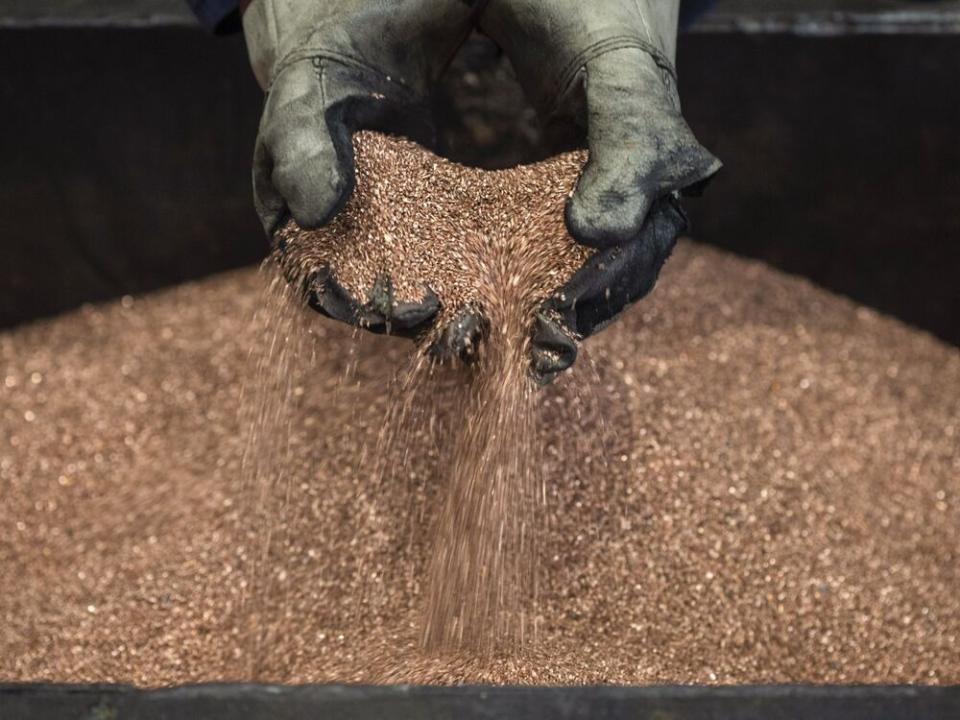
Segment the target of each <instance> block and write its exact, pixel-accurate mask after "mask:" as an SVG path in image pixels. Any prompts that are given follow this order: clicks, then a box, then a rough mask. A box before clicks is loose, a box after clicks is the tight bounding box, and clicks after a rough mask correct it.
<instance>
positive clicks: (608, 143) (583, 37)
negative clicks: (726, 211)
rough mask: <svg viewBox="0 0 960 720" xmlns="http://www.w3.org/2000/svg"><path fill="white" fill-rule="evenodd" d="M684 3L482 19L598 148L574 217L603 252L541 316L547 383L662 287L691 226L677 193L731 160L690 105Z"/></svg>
mask: <svg viewBox="0 0 960 720" xmlns="http://www.w3.org/2000/svg"><path fill="white" fill-rule="evenodd" d="M678 11H679V0H590V2H584V1H583V0H489V3H488V5H487V7H486V9H485V10H484V12H483V15H482V16H481V19H480V28H481V29H482V30H483V31H484V32H485V33H486V34H487V35H488V36H489V37H491V38H492V39H493V40H494V41H496V42H497V43H498V44H499V45H500V46H501V48H503V50H504V52H505V53H506V55H507V56H508V57H509V58H510V61H511V62H512V64H513V66H514V69H515V70H516V73H517V77H518V78H519V80H520V83H521V84H522V85H523V88H524V90H525V92H526V94H527V96H528V97H529V99H530V100H531V101H532V102H533V103H534V105H535V106H536V108H537V110H538V112H539V113H540V116H541V118H542V119H543V120H544V121H545V123H546V124H547V126H548V129H549V128H552V129H554V130H555V129H556V128H558V127H565V128H571V127H573V128H578V129H579V130H580V131H581V132H583V131H585V135H586V142H587V147H588V148H589V151H590V156H589V161H588V163H587V165H586V167H585V168H584V171H583V173H582V175H581V176H580V179H579V180H578V182H577V187H576V189H575V191H574V193H573V195H572V196H571V198H570V200H569V202H568V203H567V208H566V221H567V227H568V229H569V231H570V234H571V235H572V236H573V237H574V239H576V240H577V241H578V242H580V243H583V244H585V245H589V246H592V247H595V248H598V250H599V252H598V253H597V254H596V255H594V256H593V257H592V258H591V259H590V260H589V261H588V262H587V264H586V265H585V266H584V267H583V268H582V269H581V270H580V272H578V273H577V274H576V275H575V276H574V278H573V279H572V280H571V281H570V283H569V284H568V285H567V286H566V287H565V288H564V289H563V290H562V291H561V292H560V293H558V295H557V296H556V297H555V298H552V299H551V300H549V301H547V303H546V304H545V305H544V307H543V308H542V311H541V313H540V315H539V316H538V318H537V322H536V325H535V328H534V334H533V345H532V347H533V368H534V372H535V373H536V374H537V375H538V376H539V377H540V378H541V379H542V380H543V381H549V380H551V379H552V378H553V377H554V376H555V375H556V374H557V373H558V372H560V371H561V370H563V369H565V368H567V367H569V366H570V365H571V364H573V362H574V360H575V359H576V355H577V345H576V340H577V339H580V338H584V337H587V336H588V335H590V334H591V333H593V332H595V331H597V330H599V329H601V328H602V327H604V326H605V325H606V324H607V323H609V322H610V320H612V319H613V318H614V317H616V315H617V314H619V313H620V312H621V311H622V310H623V309H624V308H625V307H627V306H628V305H629V304H630V303H632V302H635V301H636V300H639V299H640V298H642V297H643V296H644V295H645V294H647V293H648V292H649V291H650V290H651V289H652V288H653V285H654V283H655V282H656V278H657V274H658V273H659V271H660V268H661V266H662V265H663V263H664V262H665V261H666V258H667V257H668V256H669V254H670V251H671V249H672V248H673V245H674V243H675V241H676V236H677V235H678V234H679V233H681V232H683V230H684V229H685V228H686V219H685V216H684V214H683V211H682V210H681V209H680V206H679V203H678V202H677V195H678V194H679V192H681V191H684V192H691V193H692V192H696V191H698V190H699V189H700V188H702V186H703V185H704V183H705V182H706V181H707V180H708V179H709V178H710V177H711V176H712V175H714V173H716V172H717V170H719V168H720V162H719V161H718V160H717V159H716V158H714V157H713V156H712V155H711V154H710V153H709V152H708V151H707V150H705V149H704V148H703V147H701V146H700V144H699V143H698V142H697V140H696V138H695V137H694V136H693V133H692V132H691V130H690V128H689V127H688V126H687V123H686V122H685V121H684V119H683V116H682V115H681V113H680V103H679V98H678V95H677V85H676V74H675V71H674V68H673V59H674V55H675V52H676V33H677V18H678Z"/></svg>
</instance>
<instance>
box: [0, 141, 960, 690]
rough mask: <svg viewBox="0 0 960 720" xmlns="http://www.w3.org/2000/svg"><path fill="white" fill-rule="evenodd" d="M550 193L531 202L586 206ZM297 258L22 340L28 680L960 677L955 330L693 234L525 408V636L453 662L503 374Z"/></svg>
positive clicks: (14, 494) (14, 628)
mask: <svg viewBox="0 0 960 720" xmlns="http://www.w3.org/2000/svg"><path fill="white" fill-rule="evenodd" d="M564 163H566V164H564ZM577 167H579V164H578V161H577V160H576V158H572V157H568V158H567V159H564V160H561V161H557V164H554V165H550V164H547V165H543V166H540V172H541V173H543V174H544V175H546V176H547V177H544V178H542V179H541V180H540V181H539V182H541V184H543V186H545V187H547V186H549V187H555V188H561V187H567V186H568V185H569V184H570V183H572V178H573V177H574V176H575V173H576V168H577ZM444 177H446V175H444ZM510 177H512V176H510V175H504V176H502V177H501V182H503V183H505V185H506V186H507V187H505V189H504V195H505V196H507V195H510V193H511V191H512V190H513V188H511V187H510V186H509V185H510V182H511V181H510V180H509V178H510ZM517 177H519V176H517ZM504 178H506V180H505V179H504ZM527 197H528V199H527V201H526V202H528V203H529V207H527V208H523V207H518V208H517V212H520V211H522V212H523V213H524V218H521V219H518V220H517V222H523V223H526V222H527V219H528V218H530V217H533V216H535V215H537V214H538V213H545V212H546V210H545V208H546V207H547V206H548V205H549V206H550V207H551V208H553V210H551V211H550V212H554V211H555V208H556V203H557V198H558V197H560V195H559V194H556V193H553V192H552V191H551V192H550V193H544V194H543V196H542V197H540V196H538V195H537V194H536V193H533V194H530V195H528V196H527ZM424 202H425V201H424ZM505 202H506V201H505ZM432 212H433V211H432V210H430V209H429V208H427V209H424V210H423V211H422V214H423V221H424V222H427V221H428V220H429V219H430V217H431V213H432ZM503 220H504V221H509V218H503ZM551 222H554V225H553V227H554V228H555V230H556V232H557V233H562V232H563V230H562V224H560V223H559V221H551ZM398 232H399V230H398ZM504 235H505V236H508V235H509V233H504ZM560 237H562V238H566V235H565V233H564V234H563V235H562V236H560ZM554 239H556V238H554ZM546 240H548V241H549V240H550V239H549V238H547V239H546ZM361 266H363V267H367V265H364V264H360V265H357V267H358V268H359V267H361ZM369 267H374V265H370V266H369ZM274 274H275V273H272V272H270V271H268V272H265V273H259V274H258V273H257V272H256V271H253V270H248V271H241V272H235V273H231V274H228V275H224V276H221V277H217V278H212V279H210V280H206V281H203V282H198V283H192V284H187V285H183V286H180V287H178V288H174V289H172V290H167V291H164V292H159V293H155V294H153V295H150V296H146V297H143V298H135V299H133V298H125V299H124V300H122V301H119V302H116V303H112V304H108V305H104V306H100V307H95V308H86V309H83V310H80V311H78V312H75V313H71V314H68V315H65V316H63V317H61V318H58V319H55V320H50V321H45V322H40V323H35V324H33V325H30V326H25V327H22V328H20V329H16V330H12V331H8V332H6V333H3V334H0V493H2V497H3V502H2V503H0V526H2V527H3V528H4V532H3V533H2V534H0V580H2V581H3V585H4V592H3V593H2V594H0V678H2V679H5V680H58V681H113V682H134V683H139V684H145V685H158V684H166V683H179V682H193V681H211V680H238V679H249V680H263V681H280V682H336V681H350V682H386V681H390V682H392V681H396V682H409V681H414V682H441V683H456V682H497V683H502V682H508V683H598V682H617V683H641V684H646V683H668V682H680V683H747V682H775V681H795V682H804V681H809V682H847V683H849V682H925V683H947V682H951V683H956V682H960V652H958V650H957V647H958V645H960V595H958V593H957V588H958V587H960V563H958V550H957V548H958V547H960V421H958V418H960V351H958V350H957V349H956V348H953V347H950V346H946V345H944V344H942V343H940V342H938V341H936V340H934V339H933V338H931V337H929V336H927V335H925V334H924V333H921V332H918V331H915V330H912V329H910V328H908V327H906V326H904V325H902V324H900V323H898V322H896V321H894V320H891V319H888V318H884V317H881V316H878V315H876V314H875V313H873V312H871V311H869V310H866V309H864V308H859V307H857V306H855V305H853V304H852V303H850V302H849V301H847V300H844V299H842V298H838V297H835V296H832V295H830V294H829V293H827V292H824V291H823V290H820V289H818V288H816V287H813V286H812V285H810V284H809V283H807V282H805V281H802V280H798V279H795V278H791V277H788V276H785V275H783V274H781V273H778V272H776V271H773V270H770V269H769V268H767V267H765V266H763V265H761V264H758V263H752V262H748V261H744V260H742V259H738V258H735V257H731V256H729V255H725V254H723V253H720V252H717V251H715V250H711V249H709V248H706V247H703V246H699V245H696V244H694V243H692V242H689V241H686V242H684V243H682V244H681V245H680V247H679V248H678V250H677V252H676V253H675V255H674V257H673V259H672V260H671V261H670V263H668V265H667V267H666V269H665V271H664V273H663V276H662V278H661V282H660V285H659V287H658V289H657V290H656V291H655V292H654V293H653V295H652V296H651V297H650V298H649V299H648V300H646V301H644V302H643V303H642V304H641V305H639V306H637V307H635V308H634V309H632V310H631V311H629V312H628V313H626V314H625V315H624V317H623V318H622V319H621V321H619V322H618V323H615V324H614V325H612V326H611V327H610V328H609V329H607V330H605V331H604V332H603V333H601V334H599V335H598V336H597V337H595V338H593V339H591V340H589V341H587V342H586V344H585V347H584V351H585V352H584V357H583V358H582V359H581V361H580V364H579V365H578V366H577V367H575V368H574V369H573V371H572V372H570V373H567V374H565V375H564V376H563V377H561V378H560V379H559V380H558V381H557V382H556V383H555V384H554V385H551V386H549V387H548V388H546V389H544V390H543V391H541V392H539V393H537V394H536V396H535V402H534V403H533V405H532V406H531V408H529V412H531V413H533V414H535V416H536V417H535V420H536V422H535V423H534V424H533V426H534V427H535V428H536V432H535V433H534V434H533V440H532V444H531V445H530V448H531V449H530V451H529V453H528V458H527V460H528V461H535V462H536V463H537V468H538V471H539V474H540V476H541V479H542V483H543V485H542V487H543V493H544V495H545V497H544V498H543V502H542V505H541V506H538V507H542V510H539V511H538V516H537V517H536V519H535V525H536V527H535V530H536V542H535V543H534V544H533V545H532V547H533V548H535V552H536V562H535V566H536V578H537V587H536V593H535V595H536V602H535V604H534V605H533V606H532V609H531V612H532V616H531V617H530V618H529V620H528V622H529V625H530V631H529V632H528V633H525V638H530V639H529V641H527V640H526V639H525V641H524V643H523V644H522V645H518V646H517V647H512V648H508V649H507V650H504V651H502V652H499V653H494V654H493V655H490V654H489V653H480V654H475V653H470V652H461V651H457V652H438V651H436V650H435V649H432V650H423V649H421V648H422V647H423V618H424V608H425V606H429V605H430V603H429V602H427V597H426V596H427V587H428V580H429V579H430V578H431V576H432V575H433V573H434V570H435V569H436V558H437V555H436V553H435V537H434V535H433V534H432V533H433V530H432V528H434V527H435V525H436V521H437V519H438V518H442V517H444V513H449V512H450V511H451V508H449V507H447V506H445V505H444V502H445V499H446V498H447V497H448V495H447V494H446V493H445V490H446V482H447V481H446V479H447V478H448V474H449V465H450V463H451V461H450V456H449V454H448V453H447V452H446V451H445V450H444V447H443V445H444V443H443V438H445V437H448V435H449V433H450V431H451V428H457V427H459V426H460V425H462V424H464V423H465V422H467V421H468V420H469V417H468V416H469V414H470V406H469V404H464V402H463V396H462V395H461V394H460V390H459V389H458V388H461V387H462V386H463V382H464V381H465V380H468V379H469V376H468V375H467V374H469V373H472V372H475V370H473V369H471V368H457V367H449V366H440V367H436V368H434V367H432V366H425V365H423V363H422V362H420V359H422V355H421V354H420V353H419V351H418V350H417V349H416V348H415V347H414V346H413V345H412V344H410V343H408V342H407V341H403V340H399V339H393V338H385V337H379V336H371V335H367V334H363V333H356V332H355V331H353V330H352V329H350V328H347V327H345V326H341V325H339V324H336V323H333V322H330V321H327V320H325V319H322V318H320V317H318V316H315V315H313V314H307V313H305V312H304V311H303V310H302V309H301V308H300V306H299V304H298V303H297V302H295V301H294V299H292V298H291V293H290V292H289V291H288V290H287V288H286V283H285V282H284V281H283V280H282V279H278V278H277V277H273V275H274ZM399 274H400V275H404V274H403V273H399ZM409 277H412V275H410V276H409ZM368 279H369V278H368ZM362 284H363V283H360V282H359V281H358V284H357V287H360V286H362ZM438 295H441V292H440V290H438ZM442 297H443V295H441V298H442ZM447 297H448V298H451V297H454V294H453V293H448V294H447ZM461 297H466V295H464V296H461ZM254 316H255V317H256V320H255V321H254V322H251V317H254ZM507 357H516V354H515V353H514V352H513V351H511V353H509V354H508V355H507ZM411 367H412V368H413V369H412V370H411V369H410V368H411ZM421 373H428V374H429V377H430V379H431V381H432V382H431V383H424V382H422V377H421ZM486 382H490V380H489V379H487V381H486ZM490 392H492V390H490ZM525 412H526V410H525ZM251 428H252V430H253V432H252V433H251ZM483 436H484V437H490V434H489V433H486V431H484V434H483ZM466 437H467V442H466V443H465V444H464V445H463V446H462V447H463V448H466V451H465V452H466V454H469V452H470V449H471V448H473V447H474V445H473V444H472V441H471V440H469V436H466ZM524 444H525V446H526V441H524ZM493 447H494V449H495V448H496V445H494V446H493ZM457 452H459V451H455V453H454V460H456V457H457ZM453 510H456V508H453ZM440 522H441V526H442V520H441V521H440ZM441 565H442V563H441ZM508 570H509V571H510V572H522V571H523V568H522V567H519V568H518V567H514V568H508ZM444 572H446V571H445V570H444V569H443V568H442V567H441V569H440V574H441V575H443V574H444ZM442 644H443V643H441V645H442ZM427 645H428V646H429V647H435V645H433V644H431V643H427Z"/></svg>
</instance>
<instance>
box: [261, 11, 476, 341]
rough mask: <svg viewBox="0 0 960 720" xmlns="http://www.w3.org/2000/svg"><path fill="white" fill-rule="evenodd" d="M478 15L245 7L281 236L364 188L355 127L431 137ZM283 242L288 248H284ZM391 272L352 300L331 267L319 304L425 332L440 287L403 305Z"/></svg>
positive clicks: (270, 198) (270, 206) (356, 320)
mask: <svg viewBox="0 0 960 720" xmlns="http://www.w3.org/2000/svg"><path fill="white" fill-rule="evenodd" d="M473 23H474V10H473V9H472V8H471V3H469V2H464V1H463V0H392V1H391V0H254V2H253V3H252V4H250V6H249V7H248V8H247V10H246V12H245V13H244V16H243V27H244V34H245V36H246V41H247V47H248V50H249V53H250V61H251V64H252V65H253V69H254V74H255V75H256V77H257V80H258V82H259V83H260V85H261V87H263V89H264V90H265V91H266V92H267V97H266V103H265V106H264V110H263V117H262V119H261V122H260V132H259V136H258V138H257V145H256V151H255V154H254V170H253V185H254V200H255V204H256V209H257V212H258V214H259V215H260V219H261V221H262V222H263V226H264V229H265V230H266V231H267V233H268V234H270V235H271V236H272V235H273V234H274V233H275V232H276V230H277V229H278V228H280V227H281V226H282V225H283V224H284V223H285V222H286V221H287V220H288V219H289V217H290V216H292V217H293V219H294V220H296V221H297V223H298V224H299V225H300V226H301V227H304V228H316V227H318V226H321V225H324V224H325V223H327V222H328V221H329V220H330V219H331V218H332V217H333V216H334V215H336V214H337V212H339V211H340V209H341V208H342V207H343V206H344V204H345V203H346V201H347V199H348V198H349V197H350V194H351V193H352V191H353V186H354V170H353V146H352V142H351V136H352V134H353V132H354V131H355V130H358V129H360V128H366V129H371V130H381V131H384V132H390V133H393V134H398V135H405V136H407V137H410V138H412V139H414V140H417V141H418V142H420V143H421V144H424V145H427V146H430V145H432V134H433V129H432V126H431V123H430V119H429V111H428V100H429V94H430V91H431V88H432V86H433V84H434V83H435V81H436V80H437V78H438V77H439V75H440V74H441V73H442V72H443V70H444V69H445V66H446V65H447V63H448V62H449V60H450V59H451V58H452V57H453V55H454V54H455V53H456V51H457V49H458V48H459V47H460V45H461V44H462V43H463V41H464V40H465V39H466V37H467V35H468V34H469V32H470V30H471V28H472V26H473ZM281 252H282V249H281ZM389 289H390V284H389V279H384V281H383V282H381V283H379V284H378V287H376V288H371V289H370V291H369V295H368V297H367V298H363V299H357V298H353V297H351V296H350V295H349V293H347V292H346V291H345V290H344V289H343V288H342V287H341V286H340V285H339V284H338V283H337V282H336V278H334V277H332V275H331V274H330V273H329V272H324V273H321V274H320V275H318V276H317V277H315V278H314V279H313V283H312V286H311V287H310V288H308V291H309V293H310V302H311V304H312V305H313V307H314V308H315V309H317V310H318V311H320V312H322V313H324V314H326V315H328V316H330V317H333V318H335V319H338V320H342V321H344V322H350V323H353V324H362V325H363V326H364V327H368V328H370V329H372V330H380V331H384V332H396V333H397V334H404V333H407V334H415V333H416V332H419V330H420V329H422V328H423V327H424V326H426V325H428V324H429V321H430V319H431V318H432V316H433V315H435V314H436V312H437V309H438V308H439V303H437V301H436V298H434V297H425V298H424V299H423V302H422V303H419V304H415V305H404V306H402V307H401V306H397V304H396V303H394V302H393V300H392V294H391V293H390V291H389Z"/></svg>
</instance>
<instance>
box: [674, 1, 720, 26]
mask: <svg viewBox="0 0 960 720" xmlns="http://www.w3.org/2000/svg"><path fill="white" fill-rule="evenodd" d="M713 4H714V0H682V2H681V3H680V29H681V30H685V29H686V28H688V27H690V25H691V24H692V23H693V21H694V20H696V19H697V18H698V17H699V16H700V15H702V14H703V13H705V12H706V11H707V10H709V9H710V7H711V6H712V5H713Z"/></svg>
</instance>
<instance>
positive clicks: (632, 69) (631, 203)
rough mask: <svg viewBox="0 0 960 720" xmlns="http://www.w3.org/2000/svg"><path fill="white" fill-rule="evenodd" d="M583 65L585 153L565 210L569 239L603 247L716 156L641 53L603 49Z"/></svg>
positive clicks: (625, 236) (696, 179)
mask: <svg viewBox="0 0 960 720" xmlns="http://www.w3.org/2000/svg"><path fill="white" fill-rule="evenodd" d="M586 72H587V74H586V103H587V144H588V146H589V150H590V159H589V161H588V163H587V165H586V167H585V168H584V171H583V174H582V175H581V177H580V179H579V180H578V182H577V187H576V189H575V191H574V193H573V196H572V197H571V199H570V201H569V202H568V204H567V208H566V218H567V225H568V228H569V229H570V233H571V235H573V237H574V238H575V239H577V240H578V241H579V242H581V243H583V244H585V245H590V246H592V247H597V248H606V247H610V246H613V245H619V244H623V243H626V242H628V241H630V240H632V239H634V238H636V237H637V235H638V234H639V233H640V230H641V228H642V227H643V222H644V219H645V218H646V216H647V213H648V212H649V210H650V208H651V206H652V205H653V204H654V203H655V202H656V201H657V200H658V199H659V198H661V197H663V196H664V195H665V194H667V193H670V192H672V191H675V190H682V189H684V188H687V187H690V186H696V185H698V184H701V183H703V181H705V180H706V179H708V178H709V177H711V176H712V175H714V174H715V173H716V172H717V171H718V170H719V168H720V162H719V161H718V160H717V159H716V158H715V157H713V155H711V154H710V153H709V152H708V151H707V150H706V149H705V148H703V147H702V146H701V145H700V143H698V142H697V140H696V138H695V137H694V135H693V133H692V132H691V130H690V128H689V127H688V126H687V124H686V122H685V121H684V119H683V117H682V116H681V115H680V112H679V109H678V108H677V107H676V104H675V101H674V98H673V95H672V90H671V89H670V88H668V87H667V86H666V85H665V84H664V78H663V75H662V71H661V70H660V68H659V67H658V66H657V65H656V64H655V63H654V61H653V59H652V58H651V57H650V56H649V55H648V54H647V53H645V52H644V51H642V50H639V49H634V48H625V49H621V50H616V51H613V52H609V53H606V54H605V55H601V56H600V57H598V58H596V59H594V60H591V61H590V62H589V63H588V65H587V71H586Z"/></svg>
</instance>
